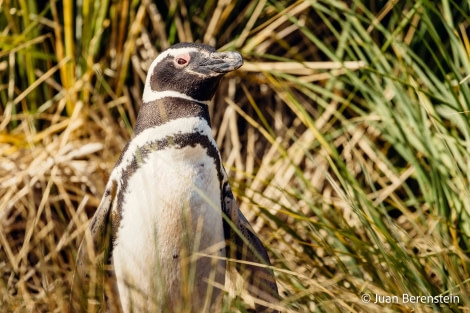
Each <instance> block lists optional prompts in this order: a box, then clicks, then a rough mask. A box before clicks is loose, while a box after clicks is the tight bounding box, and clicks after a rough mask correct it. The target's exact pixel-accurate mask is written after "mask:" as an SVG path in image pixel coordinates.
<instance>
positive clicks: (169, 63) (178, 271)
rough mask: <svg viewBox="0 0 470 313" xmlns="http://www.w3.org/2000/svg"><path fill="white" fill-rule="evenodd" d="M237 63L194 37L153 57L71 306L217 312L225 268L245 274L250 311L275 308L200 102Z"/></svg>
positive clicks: (268, 274) (270, 280)
mask: <svg viewBox="0 0 470 313" xmlns="http://www.w3.org/2000/svg"><path fill="white" fill-rule="evenodd" d="M242 65H243V58H242V56H241V55H240V54H239V53H238V52H234V51H229V52H217V51H216V50H215V49H214V48H213V47H211V46H208V45H204V44H198V43H179V44H175V45H173V46H171V47H170V48H168V49H167V50H165V51H163V52H161V53H160V54H159V55H158V57H157V58H156V59H155V60H154V61H153V62H152V63H151V65H150V68H149V70H148V74H147V77H146V81H145V86H144V91H143V96H142V105H141V108H140V110H139V114H138V117H137V121H136V125H135V128H134V136H133V138H132V139H131V140H130V141H129V142H128V143H127V145H126V146H125V147H124V149H123V151H122V153H121V155H120V157H119V159H118V161H117V163H116V165H115V167H114V169H113V170H112V172H111V174H110V177H109V180H108V183H107V185H106V189H105V192H104V195H103V198H102V200H101V203H100V205H99V207H98V208H97V210H96V212H95V214H94V216H93V217H92V219H91V221H90V224H89V226H88V228H87V230H86V232H85V236H84V238H83V240H82V243H81V244H80V247H79V249H78V252H77V260H76V270H75V274H74V277H73V282H72V292H71V300H70V311H71V312H98V311H99V312H109V313H114V312H122V313H132V312H152V313H155V312H167V313H180V312H191V313H193V312H194V313H200V312H219V311H221V309H222V305H223V304H222V301H223V294H224V293H223V291H222V290H223V289H224V286H225V285H226V284H227V282H228V280H229V279H226V276H227V277H230V276H229V275H230V274H229V272H235V273H238V274H239V275H240V276H241V277H243V279H244V281H245V284H244V286H245V287H246V289H247V291H248V293H249V294H250V295H251V296H252V297H253V298H254V299H255V301H254V302H255V307H254V309H255V311H256V312H278V311H277V310H276V309H273V308H271V306H272V304H275V303H277V302H278V300H279V294H278V289H277V284H276V280H275V277H274V274H273V271H272V270H271V268H270V266H271V263H270V260H269V257H268V254H267V252H266V249H265V247H264V246H263V244H262V242H261V240H260V239H259V238H258V236H257V235H256V233H255V231H254V230H253V229H252V227H251V226H250V224H249V222H248V220H247V219H246V218H245V216H244V215H243V214H242V212H241V211H240V210H239V208H238V205H237V203H236V201H235V199H234V196H233V193H232V190H231V188H230V185H229V182H228V178H227V174H226V171H225V169H224V167H223V165H222V160H221V156H220V152H219V150H218V148H217V145H216V142H215V140H214V138H213V136H212V132H211V120H210V116H209V109H208V102H209V101H210V100H211V98H212V97H213V96H214V94H215V92H216V90H217V87H218V85H219V82H220V80H221V78H222V77H223V76H224V74H226V73H229V72H231V71H234V70H236V69H238V68H239V67H241V66H242ZM229 260H230V261H229Z"/></svg>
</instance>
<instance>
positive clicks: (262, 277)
mask: <svg viewBox="0 0 470 313" xmlns="http://www.w3.org/2000/svg"><path fill="white" fill-rule="evenodd" d="M222 211H223V213H224V214H225V217H224V222H223V226H224V236H225V240H226V242H227V245H226V250H227V257H228V258H230V259H236V260H241V261H246V262H236V264H235V268H236V270H237V271H238V273H239V274H240V275H241V276H243V277H244V279H245V280H246V281H247V282H248V291H249V293H250V294H251V295H252V296H254V297H255V298H257V299H260V300H262V301H264V302H268V303H276V302H278V300H279V294H278V290H277V285H276V280H275V278H274V273H273V271H272V270H271V269H270V268H269V267H268V266H271V263H270V261H269V257H268V253H267V252H266V249H265V247H264V246H263V244H262V243H261V240H260V239H259V238H258V236H257V235H256V233H255V231H254V230H253V228H252V227H251V225H250V223H249V222H248V220H247V219H246V217H245V216H244V215H243V214H242V212H241V211H240V209H239V208H238V205H237V203H236V202H235V199H234V197H233V193H232V190H231V188H230V185H229V184H228V182H226V183H225V184H224V188H223V201H222ZM256 263H257V264H256ZM256 312H272V313H274V312H278V311H276V310H272V309H269V308H267V307H265V306H262V305H259V304H256Z"/></svg>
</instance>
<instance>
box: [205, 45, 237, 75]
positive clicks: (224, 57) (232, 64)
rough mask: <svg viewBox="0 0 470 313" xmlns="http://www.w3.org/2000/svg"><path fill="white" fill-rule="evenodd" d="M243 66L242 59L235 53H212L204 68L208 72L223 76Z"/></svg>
mask: <svg viewBox="0 0 470 313" xmlns="http://www.w3.org/2000/svg"><path fill="white" fill-rule="evenodd" d="M242 65H243V57H242V55H241V54H240V53H238V52H235V51H227V52H212V53H211V54H210V55H209V59H208V61H207V63H206V64H204V67H205V68H206V69H208V70H210V71H213V72H216V73H220V74H225V73H228V72H231V71H234V70H236V69H237V68H239V67H240V66H242Z"/></svg>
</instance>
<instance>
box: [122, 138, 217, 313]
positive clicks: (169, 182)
mask: <svg viewBox="0 0 470 313" xmlns="http://www.w3.org/2000/svg"><path fill="white" fill-rule="evenodd" d="M125 189H126V190H125V197H124V199H125V201H124V202H123V204H122V219H121V222H120V227H119V229H118V232H117V241H116V242H115V247H114V249H113V263H114V267H115V273H116V277H117V280H118V287H119V292H120V297H121V302H122V304H123V307H124V310H127V309H128V308H134V310H133V311H135V312H146V311H147V310H148V312H158V310H162V311H164V312H171V311H169V310H168V309H164V308H163V307H164V306H168V307H175V306H176V307H177V306H178V305H179V304H180V303H181V302H182V300H181V298H182V297H183V293H182V291H181V290H182V286H188V285H191V286H193V287H194V288H193V289H194V290H200V291H203V290H207V285H206V283H205V282H204V283H202V282H203V281H204V280H207V279H208V278H209V277H211V275H213V272H214V271H216V270H217V267H219V269H218V271H217V273H216V274H215V280H216V281H217V282H218V283H221V284H222V285H223V283H224V282H223V280H224V274H222V273H223V265H224V264H223V262H222V261H220V260H219V261H217V260H216V259H215V258H210V257H205V258H198V257H197V254H198V252H202V253H204V254H209V255H213V256H217V257H223V256H224V255H225V253H224V250H223V240H224V238H223V229H222V216H221V208H220V201H221V190H220V185H219V180H218V178H217V168H216V164H215V162H214V159H213V158H211V157H209V156H208V154H207V149H206V148H204V147H202V146H201V145H196V146H194V147H192V146H186V147H183V148H179V149H174V148H168V149H164V150H159V151H154V152H152V153H150V154H148V155H147V156H146V158H145V159H144V160H142V161H141V162H139V163H138V170H137V171H135V173H133V174H132V175H131V177H130V178H129V180H128V182H127V186H126V188H125ZM191 257H192V259H191ZM191 260H192V261H191ZM214 265H216V266H214ZM191 271H192V272H193V273H195V274H194V275H193V278H190V279H191V280H192V281H185V280H186V279H187V277H188V275H189V273H190V272H191ZM212 280H214V278H212ZM201 284H203V285H201ZM198 292H199V291H198ZM201 293H202V294H199V295H197V296H198V297H202V298H204V296H206V292H201ZM209 296H210V295H209ZM196 302H197V301H196ZM196 306H198V307H200V306H201V304H196ZM129 311H130V310H129Z"/></svg>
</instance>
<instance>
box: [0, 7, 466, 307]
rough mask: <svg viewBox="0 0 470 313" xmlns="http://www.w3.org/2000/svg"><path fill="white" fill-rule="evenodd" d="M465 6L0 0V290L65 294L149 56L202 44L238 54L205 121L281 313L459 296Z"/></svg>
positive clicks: (13, 301)
mask: <svg viewBox="0 0 470 313" xmlns="http://www.w3.org/2000/svg"><path fill="white" fill-rule="evenodd" d="M469 12H470V11H469V7H468V3H463V4H458V3H456V2H453V1H446V0H442V1H435V2H430V1H425V0H421V1H391V0H390V1H383V2H380V3H372V2H369V1H364V0H352V1H323V0H319V1H251V2H248V3H246V4H243V5H242V4H241V3H238V2H236V1H232V2H214V1H209V2H201V1H196V2H194V1H193V2H189V1H179V2H178V3H173V2H169V1H166V2H158V3H157V2H155V3H152V2H150V1H132V2H130V1H124V2H120V3H113V2H110V1H95V2H89V1H84V2H78V3H75V2H72V1H67V0H63V1H50V2H44V3H35V2H31V1H29V2H28V1H4V2H2V3H1V4H0V29H1V30H2V32H1V34H0V36H1V38H0V104H1V105H0V113H1V114H2V115H1V119H0V158H1V160H0V186H1V187H0V225H1V226H0V277H1V279H0V295H1V296H0V307H1V308H2V310H4V311H6V312H23V311H33V312H63V311H64V310H65V308H66V303H67V297H68V294H69V289H68V284H69V282H70V280H71V273H72V270H73V264H74V262H73V260H74V258H75V255H76V249H77V247H78V243H79V241H80V239H81V238H82V236H83V231H84V229H85V228H86V224H87V221H88V217H89V216H90V215H91V214H92V213H93V212H94V210H95V208H96V207H97V205H98V203H99V201H100V198H101V196H102V193H103V191H104V184H105V182H106V180H107V177H108V175H109V172H110V170H111V169H112V166H113V165H114V163H115V161H116V159H117V157H118V155H119V152H120V150H121V149H122V147H123V146H124V144H125V142H126V141H127V140H128V139H129V138H130V136H131V133H132V126H133V125H134V123H135V117H136V112H137V110H138V107H139V104H140V97H141V94H142V86H143V81H144V79H145V73H146V68H147V66H148V65H149V64H150V61H151V60H152V59H153V58H154V57H155V56H156V55H157V54H158V51H161V50H162V49H164V48H166V47H168V46H169V45H171V44H173V43H176V42H180V41H200V42H204V43H208V44H212V45H214V46H216V47H218V48H221V49H236V50H239V51H241V52H242V53H243V55H244V58H245V61H246V62H245V65H244V67H242V68H241V70H239V71H237V72H236V73H235V74H234V75H231V76H230V77H228V78H227V79H225V80H224V82H223V86H221V88H220V90H219V94H218V95H217V96H216V98H215V99H214V101H213V104H212V107H211V111H212V121H213V124H214V125H213V126H214V132H215V136H216V140H217V143H218V145H219V147H220V148H221V152H222V154H223V156H222V158H223V160H224V161H225V162H226V163H225V166H226V168H227V169H229V170H230V176H231V177H232V182H231V183H232V186H233V188H234V190H235V191H236V193H237V196H238V200H239V203H240V204H241V209H242V211H243V212H244V213H246V215H247V217H248V218H249V219H250V221H252V223H253V225H254V227H255V229H256V230H257V231H258V233H260V235H261V237H262V238H263V241H264V242H265V244H266V246H267V248H268V250H269V251H270V253H271V259H272V261H273V263H274V264H273V265H274V267H275V272H276V276H277V278H278V285H279V287H280V291H281V293H282V296H283V300H282V303H281V305H282V306H283V307H284V308H285V311H286V312H325V311H329V312H379V311H380V312H384V311H385V312H434V311H438V312H459V311H465V310H467V309H466V307H469V306H470V293H469V291H468V290H470V288H469V283H470V281H469V274H468V271H469V265H470V260H469V236H470V219H469V218H470V207H469V206H470V201H469V200H470V197H469V176H468V175H469V174H468V173H470V170H469V168H468V167H469V164H470V162H469V148H468V147H469V140H470V123H469V119H468V111H469V109H468V104H469V103H470V90H469V77H470V76H469V73H470V64H469V58H468V56H469V53H470V48H469V47H470V45H469V42H470V41H469V39H468V29H469V27H470V25H469V20H470V18H469ZM404 294H406V295H409V296H432V298H425V301H417V302H416V303H412V302H411V301H408V302H406V301H403V300H404V299H406V298H403V295H404ZM364 295H370V296H371V301H370V303H366V301H364V298H362V297H363V296H364ZM377 295H379V296H383V298H380V299H384V301H379V302H381V303H374V302H375V300H376V296H377ZM394 296H396V297H398V299H399V301H395V298H393V297H394ZM440 296H441V297H440ZM444 296H449V297H450V296H455V297H457V298H451V299H452V301H444V300H443V298H442V297H444ZM380 299H379V300H380ZM385 299H390V301H388V302H390V303H387V301H385ZM435 299H437V300H439V299H440V300H439V301H440V302H439V303H438V301H434V300H435ZM456 300H458V301H456ZM444 302H446V303H444ZM236 310H242V311H243V310H244V309H243V303H240V301H239V300H235V301H233V303H232V305H227V307H226V311H227V312H230V311H236Z"/></svg>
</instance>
